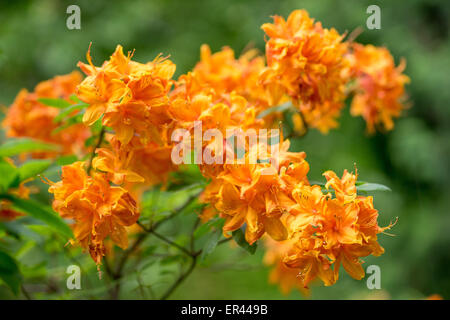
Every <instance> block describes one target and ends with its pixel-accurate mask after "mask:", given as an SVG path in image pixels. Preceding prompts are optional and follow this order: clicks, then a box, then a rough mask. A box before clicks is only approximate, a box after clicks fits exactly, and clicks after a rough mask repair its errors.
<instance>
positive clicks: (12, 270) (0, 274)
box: [0, 250, 22, 295]
mask: <svg viewBox="0 0 450 320" xmlns="http://www.w3.org/2000/svg"><path fill="white" fill-rule="evenodd" d="M0 279H2V280H3V281H4V282H5V283H6V285H8V286H9V287H10V288H11V290H12V291H13V292H14V294H16V295H17V294H18V293H19V288H20V283H21V282H22V277H21V275H20V271H19V267H18V266H17V263H16V261H15V260H14V258H12V257H11V256H10V255H9V254H8V253H6V252H4V251H2V250H0Z"/></svg>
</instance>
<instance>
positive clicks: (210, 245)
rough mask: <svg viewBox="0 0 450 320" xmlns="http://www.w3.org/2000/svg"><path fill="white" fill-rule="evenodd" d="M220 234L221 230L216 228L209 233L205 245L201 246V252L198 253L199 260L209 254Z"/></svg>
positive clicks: (215, 245) (214, 247)
mask: <svg viewBox="0 0 450 320" xmlns="http://www.w3.org/2000/svg"><path fill="white" fill-rule="evenodd" d="M221 236H222V230H221V229H217V230H214V231H213V232H212V233H210V236H209V238H208V240H206V242H205V245H204V246H203V249H202V253H201V255H200V262H202V261H204V260H205V259H206V257H207V256H209V255H210V254H211V253H212V252H213V251H214V249H216V247H217V243H218V242H219V240H220V237H221Z"/></svg>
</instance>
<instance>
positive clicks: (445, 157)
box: [0, 0, 450, 299]
mask: <svg viewBox="0 0 450 320" xmlns="http://www.w3.org/2000/svg"><path fill="white" fill-rule="evenodd" d="M70 4H77V5H78V6H80V8H81V30H68V29H67V28H66V19H67V17H68V14H66V8H67V6H68V5H70ZM371 4H377V5H379V6H380V8H381V29H380V30H368V29H367V28H366V19H367V17H368V14H366V9H367V7H368V6H369V5H371ZM299 8H305V9H306V10H307V11H308V12H309V13H310V15H311V16H312V17H314V18H316V19H317V20H319V21H321V22H322V23H323V25H324V26H325V27H335V28H336V29H337V30H338V31H339V32H340V33H343V32H345V31H348V32H351V31H353V30H354V29H355V28H357V27H361V28H362V29H363V30H364V32H363V33H362V34H361V35H360V36H359V37H358V38H357V41H359V42H361V43H372V44H374V45H378V46H386V47H387V48H388V49H389V50H390V51H391V52H392V54H393V56H394V57H395V60H396V62H397V63H398V62H399V60H400V58H401V57H404V58H405V59H406V61H407V67H406V71H405V73H406V74H407V75H408V76H409V77H410V78H411V83H410V85H408V86H407V92H408V94H409V100H410V101H411V108H410V109H409V110H406V112H404V113H403V115H402V117H401V118H400V119H398V120H397V121H396V122H395V128H394V130H393V131H392V132H389V133H387V134H381V133H377V134H376V135H373V136H369V135H367V134H366V133H365V123H364V121H363V119H362V118H352V117H351V116H350V115H349V112H348V107H347V108H346V109H345V110H344V112H343V116H342V117H341V124H340V127H339V129H337V130H333V131H331V132H330V133H329V134H328V135H321V134H320V133H319V132H318V131H310V132H309V133H308V135H307V136H306V137H304V138H302V139H297V140H295V141H294V142H293V145H292V150H296V151H299V150H303V151H305V152H306V154H307V160H308V161H309V163H310V165H311V173H310V179H311V180H321V179H322V178H321V176H320V175H321V173H322V172H323V171H325V170H328V169H331V170H334V171H336V172H339V173H341V172H342V170H343V169H344V168H348V169H353V166H354V164H355V163H356V165H357V167H358V171H359V174H360V179H361V180H363V181H370V182H377V183H382V184H385V185H387V186H389V187H390V188H391V189H392V192H389V193H384V192H378V193H376V194H374V198H375V207H376V208H377V209H378V210H379V212H380V218H379V219H380V225H382V226H384V225H387V224H388V223H389V221H391V220H392V221H393V220H395V217H399V221H398V223H397V225H396V226H395V227H394V228H393V229H392V230H391V231H390V233H392V234H393V236H388V235H381V236H380V242H381V245H382V246H383V247H384V248H385V249H386V253H385V254H384V255H382V256H381V257H378V258H374V257H368V258H367V259H365V261H366V263H365V264H364V266H365V267H367V266H369V265H371V264H376V265H378V266H380V268H381V290H369V289H367V286H366V281H365V279H364V280H362V281H356V280H353V279H351V278H350V277H349V276H348V275H346V274H345V275H344V274H343V275H342V276H341V278H340V280H339V281H338V283H337V284H336V285H334V286H332V287H322V286H320V285H315V286H313V288H312V295H311V298H312V299H348V298H350V299H353V298H356V299H365V298H388V299H389V298H390V299H411V298H415V299H417V298H418V299H421V298H425V297H427V296H429V295H431V294H440V295H441V296H442V297H444V298H446V299H448V298H450V212H449V208H450V193H449V188H448V185H447V184H448V180H449V179H450V170H449V153H450V144H449V140H450V130H449V129H450V127H449V124H450V107H449V105H448V102H449V101H450V90H449V84H450V82H449V67H450V61H449V59H450V42H449V41H448V30H449V25H448V24H449V19H448V18H449V12H450V2H449V1H446V0H442V1H438V0H422V1H419V0H408V1H406V0H405V1H374V0H370V1H356V0H354V1H350V0H342V1H336V0H329V1H328V0H320V1H317V0H310V1H306V0H287V1H260V0H246V1H242V0H228V1H223V0H208V1H197V0H189V1H185V0H159V1H157V0H150V1H144V0H135V1H107V0H101V1H100V0H96V1H92V0H85V1H61V0H60V1H58V0H39V1H19V0H11V1H6V0H1V1H0V72H1V77H0V88H1V89H0V104H1V105H4V106H8V105H10V104H11V103H12V101H13V99H14V97H15V95H16V94H17V93H18V91H19V90H20V89H21V88H27V89H29V90H33V88H34V86H35V85H36V84H37V83H38V82H40V81H42V80H46V79H49V78H51V77H53V76H55V75H58V74H66V73H69V72H71V71H72V70H74V69H76V63H77V62H78V61H79V60H82V61H85V54H86V51H87V48H88V46H89V43H90V42H91V41H92V57H93V61H94V64H96V65H99V64H100V63H101V62H102V61H103V60H105V59H107V58H108V57H109V55H110V54H111V53H112V52H113V51H114V49H115V47H116V45H117V44H121V45H122V46H123V47H124V49H125V51H128V50H132V49H136V53H135V56H134V59H135V60H137V61H139V62H146V61H150V60H152V59H153V58H154V57H155V56H156V55H157V54H159V53H163V54H164V55H167V54H169V55H170V56H171V59H172V61H174V62H175V63H176V64H177V73H176V76H179V75H181V74H182V73H185V72H187V71H188V70H190V69H191V68H192V67H193V66H194V65H195V63H196V62H197V61H198V59H199V48H200V46H201V44H203V43H207V44H209V45H210V46H211V48H212V50H213V51H217V50H220V48H221V47H223V46H230V47H231V48H233V49H234V50H235V52H236V54H237V55H239V54H240V52H241V51H242V50H243V49H244V48H245V47H246V46H248V45H249V44H250V45H252V46H254V47H256V48H259V49H260V50H262V51H263V50H264V34H263V31H262V30H261V29H260V26H261V25H262V24H263V23H265V22H270V21H271V18H270V16H271V15H274V14H278V15H283V16H285V17H287V15H288V14H289V13H290V12H291V11H293V10H294V9H299ZM0 117H3V115H1V116H0ZM0 120H1V119H0ZM3 135H4V133H3V132H2V133H1V137H0V139H4V136H3ZM0 141H1V140H0ZM446 181H447V183H446ZM43 245H44V244H43ZM45 246H51V247H52V248H50V249H48V251H49V252H55V253H57V252H58V250H59V251H61V250H62V249H61V247H59V246H58V245H50V244H48V243H47V244H45ZM32 247H33V246H32ZM22 250H25V249H23V248H22ZM33 250H34V251H33ZM38 250H39V249H38V248H31V249H30V248H28V249H27V251H25V252H22V257H23V260H21V263H22V264H23V268H24V269H26V270H28V272H30V273H32V274H36V283H35V286H36V287H37V288H39V286H40V285H42V281H44V282H48V283H47V284H49V283H50V284H51V285H52V286H53V287H54V288H56V289H54V290H53V291H51V290H50V289H45V290H50V291H49V292H47V293H46V295H41V297H42V298H72V297H78V298H95V297H96V294H95V290H96V288H98V287H101V286H102V282H101V280H98V278H97V274H96V270H95V265H93V263H92V262H90V261H86V264H87V265H88V270H90V271H88V272H89V275H87V276H86V277H88V278H89V279H88V280H89V281H90V284H86V287H87V288H88V289H89V290H90V291H89V290H87V291H84V290H81V291H80V292H77V293H76V296H75V294H74V293H72V292H70V291H68V290H66V289H65V279H66V278H65V275H64V270H63V271H61V270H62V269H61V267H59V269H58V262H57V261H55V260H54V259H50V260H48V259H47V258H45V257H43V256H39V255H38V254H37V252H38ZM52 250H53V251H52ZM263 254H264V250H262V249H261V248H258V250H257V252H256V254H255V255H253V256H250V255H248V254H246V252H244V251H243V250H241V249H239V248H236V249H234V250H230V248H229V246H228V245H225V246H221V247H220V248H218V249H217V250H216V251H215V252H214V253H213V254H212V256H211V257H210V258H209V260H208V263H205V264H203V265H202V266H200V267H198V268H197V269H196V270H195V271H194V273H193V274H192V275H191V277H190V278H189V279H188V280H187V281H186V282H185V283H184V284H183V285H182V286H180V288H179V289H178V290H177V291H176V292H175V294H174V295H173V296H172V297H173V298H178V299H184V298H186V299H284V298H289V299H302V298H303V297H302V296H301V295H300V294H299V293H298V292H293V293H292V294H291V295H289V296H287V297H285V296H283V295H282V294H281V293H280V292H279V290H278V287H277V286H275V285H272V284H269V283H268V280H267V279H268V274H269V268H267V267H265V266H264V265H263V264H262V256H263ZM43 263H44V264H43ZM52 268H54V269H52ZM52 270H56V271H55V273H54V274H52V272H53V271H52ZM58 270H59V271H58ZM33 272H34V273H33ZM58 272H59V273H58ZM153 275H154V273H152V272H149V273H147V274H145V273H143V274H142V275H141V277H142V281H143V282H145V283H147V284H148V285H150V284H151V283H152V281H153V280H152V276H153ZM83 279H84V278H83ZM169 279H170V278H169ZM168 281H169V280H168ZM52 286H50V287H52ZM88 292H89V294H88ZM11 297H12V295H11V293H10V292H8V290H7V289H6V288H4V287H1V288H0V298H11ZM121 297H122V298H136V297H137V296H136V293H135V291H134V289H132V288H131V289H130V290H129V291H128V293H127V291H125V292H124V293H123V294H122V296H121Z"/></svg>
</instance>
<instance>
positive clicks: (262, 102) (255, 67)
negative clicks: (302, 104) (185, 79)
mask: <svg viewBox="0 0 450 320" xmlns="http://www.w3.org/2000/svg"><path fill="white" fill-rule="evenodd" d="M200 53H201V54H200V62H199V63H197V65H196V66H195V67H194V69H193V71H192V76H193V77H194V78H195V80H196V81H197V82H198V83H200V84H201V85H202V86H203V87H210V88H212V89H213V90H214V92H215V94H218V95H220V94H223V93H231V92H235V93H237V94H239V95H241V96H243V97H245V98H246V99H247V100H248V101H249V102H250V103H252V104H253V105H255V106H257V107H263V108H264V107H265V106H267V105H268V97H267V93H266V91H265V89H264V88H263V86H261V85H260V84H259V74H260V73H261V71H262V70H263V69H264V67H265V63H264V57H263V56H259V55H258V52H257V50H255V49H254V50H249V51H247V52H246V53H244V54H243V55H242V56H241V57H239V58H238V59H236V58H235V57H234V52H233V50H232V49H231V48H229V47H224V48H223V49H222V50H221V51H219V52H216V53H214V54H211V49H210V48H209V46H208V45H206V44H204V45H202V47H201V49H200Z"/></svg>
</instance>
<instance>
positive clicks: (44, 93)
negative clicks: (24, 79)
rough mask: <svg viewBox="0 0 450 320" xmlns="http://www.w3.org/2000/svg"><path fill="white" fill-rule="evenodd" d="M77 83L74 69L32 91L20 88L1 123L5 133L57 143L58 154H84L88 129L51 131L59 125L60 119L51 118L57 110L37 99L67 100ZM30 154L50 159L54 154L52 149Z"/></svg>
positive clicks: (69, 128) (77, 76)
mask: <svg viewBox="0 0 450 320" xmlns="http://www.w3.org/2000/svg"><path fill="white" fill-rule="evenodd" d="M80 82H81V74H80V73H79V72H76V71H74V72H72V73H70V74H68V75H63V76H56V77H54V78H53V79H50V80H47V81H43V82H41V83H39V84H38V85H37V86H36V88H35V89H34V92H28V91H27V90H26V89H23V90H21V91H20V92H19V94H18V95H17V97H16V99H15V100H14V103H13V104H12V105H11V106H10V107H9V109H8V112H7V114H6V117H5V119H4V121H3V123H2V125H3V126H4V127H5V128H6V129H7V131H6V135H7V136H8V137H31V138H34V139H38V140H42V141H45V142H49V143H53V144H57V145H59V146H61V148H62V154H74V153H75V154H77V155H82V154H84V153H85V150H84V141H85V140H86V139H87V138H88V137H89V136H90V132H89V130H88V129H87V128H86V127H85V126H83V125H81V124H77V125H73V126H70V127H67V128H64V129H62V130H58V131H55V129H57V128H59V127H60V126H61V125H62V123H61V122H55V121H54V119H55V117H56V116H57V115H58V113H59V110H58V109H57V108H53V107H49V106H46V105H44V104H42V103H40V102H39V101H38V99H39V98H61V99H65V100H67V101H69V97H70V96H71V95H73V94H74V92H75V88H76V86H77V85H78V84H79V83H80ZM33 156H34V157H36V158H51V157H54V156H55V152H45V153H35V154H33Z"/></svg>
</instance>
